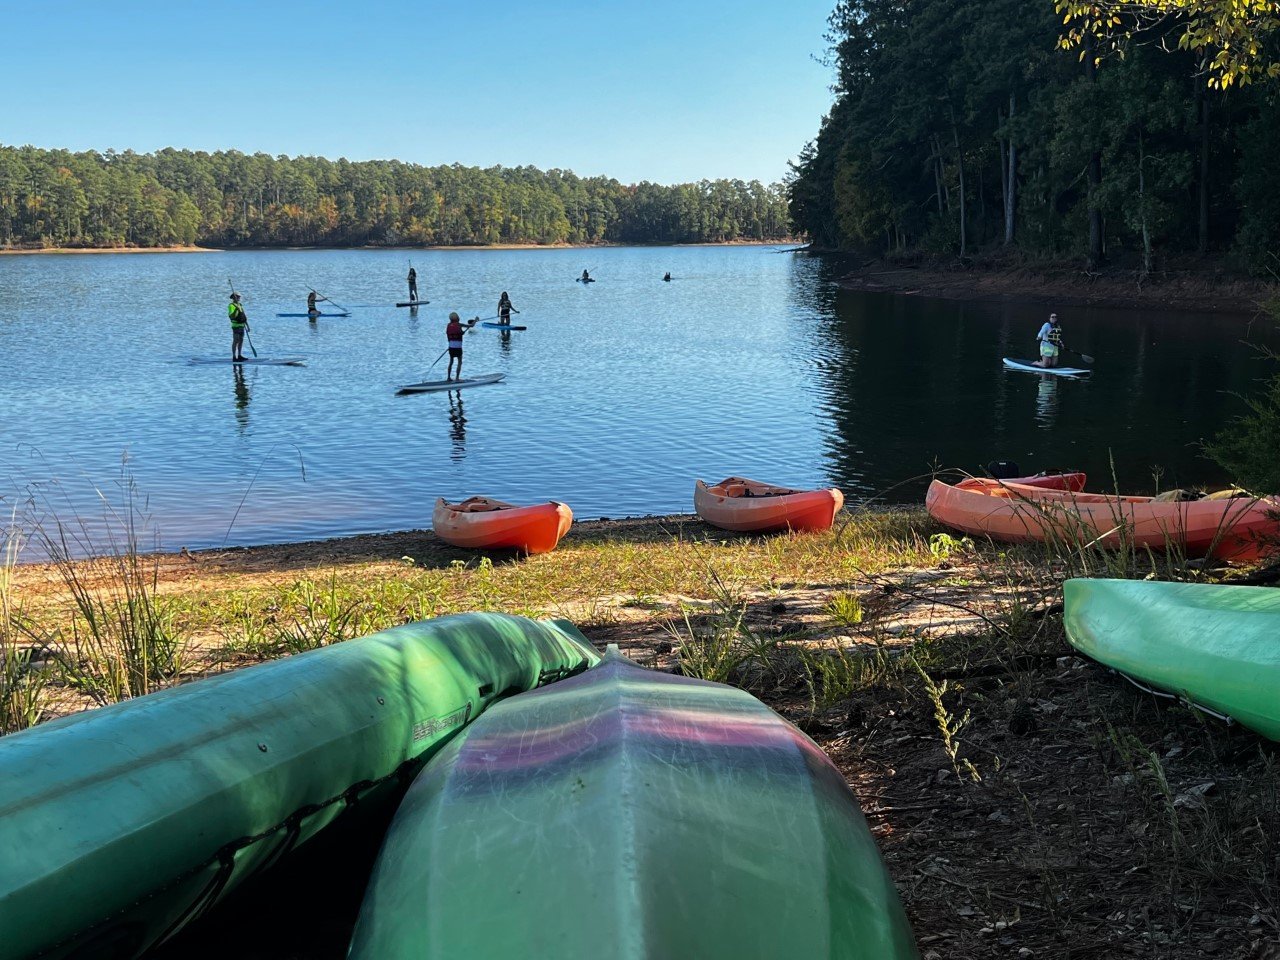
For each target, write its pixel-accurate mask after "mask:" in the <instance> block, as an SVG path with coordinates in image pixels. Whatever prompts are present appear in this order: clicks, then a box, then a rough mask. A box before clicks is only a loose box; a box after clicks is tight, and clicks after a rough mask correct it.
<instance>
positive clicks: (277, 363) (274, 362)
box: [187, 357, 307, 367]
mask: <svg viewBox="0 0 1280 960" xmlns="http://www.w3.org/2000/svg"><path fill="white" fill-rule="evenodd" d="M306 359H307V358H306V357H245V358H244V359H243V360H232V359H231V358H230V357H192V358H191V359H190V360H188V361H187V363H195V364H210V363H237V364H245V365H246V366H248V365H250V364H253V365H256V366H259V367H305V366H306V362H305V361H306Z"/></svg>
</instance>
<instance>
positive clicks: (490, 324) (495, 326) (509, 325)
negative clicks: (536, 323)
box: [480, 320, 529, 330]
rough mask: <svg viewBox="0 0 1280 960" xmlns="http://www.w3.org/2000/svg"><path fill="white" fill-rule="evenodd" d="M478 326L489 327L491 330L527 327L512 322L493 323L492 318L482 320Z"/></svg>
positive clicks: (525, 328)
mask: <svg viewBox="0 0 1280 960" xmlns="http://www.w3.org/2000/svg"><path fill="white" fill-rule="evenodd" d="M480 326H482V327H489V328H490V329H491V330H528V329H529V328H528V327H522V326H520V325H519V324H514V323H495V322H494V321H492V320H485V321H482V322H481V324H480Z"/></svg>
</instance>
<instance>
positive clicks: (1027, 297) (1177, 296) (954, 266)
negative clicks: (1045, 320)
mask: <svg viewBox="0 0 1280 960" xmlns="http://www.w3.org/2000/svg"><path fill="white" fill-rule="evenodd" d="M839 283H840V286H841V287H843V288H844V289H846V290H863V291H868V292H873V293H897V294H904V295H918V296H926V297H938V298H941V299H944V300H985V301H994V302H1007V303H1014V302H1016V303H1028V302H1032V303H1043V304H1046V305H1048V306H1051V307H1067V306H1094V307H1123V308H1144V309H1155V308H1164V309H1173V310H1186V311H1193V312H1220V313H1233V314H1254V313H1256V312H1258V310H1259V309H1260V308H1261V307H1262V305H1263V304H1265V303H1267V302H1269V301H1272V300H1275V299H1277V298H1280V284H1277V283H1274V282H1271V281H1266V280H1260V279H1258V278H1256V277H1250V276H1246V275H1242V274H1240V273H1237V272H1233V271H1230V270H1228V269H1226V268H1225V267H1223V266H1221V265H1218V264H1214V263H1213V262H1211V261H1210V262H1206V261H1196V260H1187V261H1178V262H1176V263H1171V264H1169V266H1168V267H1167V268H1166V269H1163V270H1159V271H1155V272H1153V273H1152V274H1150V275H1148V276H1147V277H1145V278H1144V277H1142V276H1141V275H1140V271H1136V270H1134V269H1132V268H1126V267H1121V266H1109V267H1103V268H1100V269H1099V270H1096V271H1090V270H1086V269H1084V267H1083V266H1081V265H1079V264H1075V265H1072V264H1063V263H1042V262H1024V261H1019V260H1016V259H1013V258H975V259H972V260H967V261H960V260H958V259H956V258H950V259H935V260H927V259H921V260H919V261H914V262H903V261H892V260H868V261H866V262H864V263H862V264H860V265H858V266H856V267H855V268H854V269H852V270H850V271H849V272H848V273H847V274H845V275H844V276H843V277H841V278H840V281H839Z"/></svg>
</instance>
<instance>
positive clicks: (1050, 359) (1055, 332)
mask: <svg viewBox="0 0 1280 960" xmlns="http://www.w3.org/2000/svg"><path fill="white" fill-rule="evenodd" d="M1036 340H1037V342H1039V344H1040V359H1039V360H1036V361H1035V362H1034V363H1033V364H1032V366H1036V367H1056V366H1057V365H1058V357H1059V356H1060V355H1061V354H1062V327H1061V326H1059V325H1058V315H1057V314H1056V313H1051V314H1049V320H1048V322H1047V323H1045V325H1044V326H1042V327H1041V328H1040V332H1039V333H1038V334H1036Z"/></svg>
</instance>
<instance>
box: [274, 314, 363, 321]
mask: <svg viewBox="0 0 1280 960" xmlns="http://www.w3.org/2000/svg"><path fill="white" fill-rule="evenodd" d="M276 316H277V317H307V318H309V319H312V320H314V319H315V318H316V317H349V316H351V314H349V313H277V314H276Z"/></svg>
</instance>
